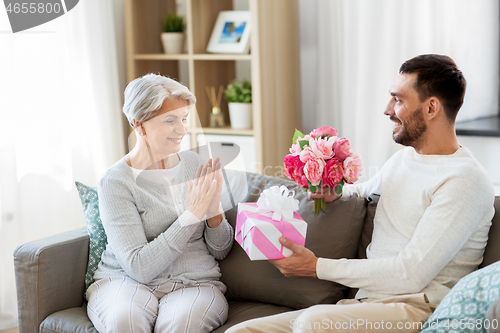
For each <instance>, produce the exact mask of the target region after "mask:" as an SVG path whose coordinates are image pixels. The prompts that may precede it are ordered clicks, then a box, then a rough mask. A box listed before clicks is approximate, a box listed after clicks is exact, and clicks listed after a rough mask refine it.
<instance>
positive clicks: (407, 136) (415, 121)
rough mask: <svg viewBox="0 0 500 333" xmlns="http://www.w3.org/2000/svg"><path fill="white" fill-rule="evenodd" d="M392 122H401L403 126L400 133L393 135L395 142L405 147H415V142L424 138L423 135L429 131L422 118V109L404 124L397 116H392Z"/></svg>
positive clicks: (415, 112)
mask: <svg viewBox="0 0 500 333" xmlns="http://www.w3.org/2000/svg"><path fill="white" fill-rule="evenodd" d="M390 119H391V120H392V121H399V122H400V123H401V126H400V128H399V131H398V132H396V133H393V134H392V138H393V139H394V142H396V143H399V144H401V145H403V146H413V145H414V144H415V142H417V141H418V140H420V139H421V138H422V135H423V134H424V133H425V131H426V130H427V125H426V124H425V122H424V117H423V116H422V108H419V109H417V110H415V111H413V113H412V115H411V118H410V119H409V120H408V121H406V122H405V123H404V124H403V123H402V121H401V120H400V119H399V118H397V117H396V116H391V117H390Z"/></svg>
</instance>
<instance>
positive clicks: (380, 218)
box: [227, 54, 494, 333]
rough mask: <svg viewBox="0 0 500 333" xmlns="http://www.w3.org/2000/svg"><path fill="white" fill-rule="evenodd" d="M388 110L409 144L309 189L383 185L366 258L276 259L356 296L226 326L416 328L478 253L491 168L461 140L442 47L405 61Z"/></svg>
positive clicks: (399, 136) (489, 208)
mask: <svg viewBox="0 0 500 333" xmlns="http://www.w3.org/2000/svg"><path fill="white" fill-rule="evenodd" d="M399 73H400V74H399V76H398V78H397V79H396V81H395V83H394V85H393V86H392V88H391V89H390V91H389V92H390V95H391V99H390V101H389V104H388V105H387V108H386V110H385V112H384V114H385V115H387V116H389V118H390V120H392V121H393V122H394V128H393V138H394V141H395V142H397V143H399V144H401V145H403V146H406V148H404V149H402V150H400V151H399V152H397V153H396V154H394V155H393V156H392V157H391V158H390V159H389V160H388V161H387V162H386V163H385V164H384V166H383V167H382V169H381V170H380V172H378V173H377V175H375V176H374V177H373V178H371V179H369V180H368V181H366V182H364V183H361V184H354V185H345V186H344V188H343V192H342V194H341V195H340V196H337V195H336V194H335V192H336V191H335V190H331V189H320V190H318V191H317V192H315V193H312V194H311V198H325V200H326V201H327V202H331V201H333V200H336V199H338V198H339V197H341V196H344V197H350V196H352V195H358V196H360V197H368V196H369V195H370V194H372V193H376V194H379V195H380V201H379V203H378V205H377V210H376V214H375V218H374V230H373V237H372V242H371V244H370V245H369V246H368V247H367V249H366V253H367V259H355V260H351V259H350V260H347V259H339V260H337V259H326V258H317V257H316V256H315V255H314V253H312V252H311V251H310V250H308V249H307V248H305V247H302V246H299V245H296V244H293V243H292V242H291V241H289V240H286V239H284V238H282V239H281V240H280V241H282V244H283V245H284V246H285V247H287V248H290V249H291V250H293V251H294V254H293V255H292V256H291V257H289V258H285V259H280V260H273V261H271V262H272V263H273V264H274V265H275V266H276V267H277V268H278V269H279V270H280V271H281V273H283V274H284V275H285V276H287V277H303V276H304V277H305V276H308V277H314V278H319V279H323V280H329V281H334V282H337V283H340V284H343V285H346V286H348V287H351V288H359V291H358V293H357V294H356V296H355V299H350V300H341V301H339V302H338V303H337V304H335V305H316V306H312V307H310V308H307V309H304V310H298V311H292V312H287V313H283V314H279V315H275V316H270V317H265V318H259V319H254V320H250V321H247V322H243V323H241V324H239V325H236V326H234V327H232V328H230V329H229V330H228V331H227V332H231V333H232V332H319V331H329V332H382V331H391V332H418V331H419V330H420V329H421V328H422V323H423V322H425V321H426V320H427V319H428V318H429V316H430V315H431V313H432V311H433V309H435V307H436V305H437V304H438V303H439V302H440V301H441V300H442V299H443V297H444V296H445V295H446V294H447V293H448V291H449V290H450V289H451V288H452V287H453V286H454V285H455V284H456V283H457V282H458V280H460V279H461V278H462V277H464V276H465V275H467V274H469V273H470V272H472V271H474V270H475V269H476V268H477V267H478V265H479V264H480V263H481V262H482V258H483V253H484V249H485V246H486V241H487V239H488V231H489V229H490V226H491V219H492V218H493V215H494V208H493V202H494V190H493V186H492V183H491V181H490V180H489V177H488V176H487V174H486V171H485V170H484V169H483V167H482V166H481V165H480V164H479V162H478V161H477V160H476V159H475V158H474V157H473V156H472V153H471V152H470V150H468V149H467V148H466V147H463V146H461V145H460V144H459V142H458V140H457V137H456V134H455V119H456V116H457V113H458V111H459V109H460V107H461V106H462V104H463V100H464V95H465V88H466V81H465V78H464V76H463V74H462V72H461V71H460V70H459V69H458V68H457V66H456V64H455V62H454V61H453V60H452V59H451V58H450V57H447V56H443V55H435V54H428V55H420V56H417V57H415V58H412V59H410V60H408V61H406V62H405V63H404V64H403V65H402V66H401V68H400V70H399Z"/></svg>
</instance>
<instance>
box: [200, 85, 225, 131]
mask: <svg viewBox="0 0 500 333" xmlns="http://www.w3.org/2000/svg"><path fill="white" fill-rule="evenodd" d="M205 90H206V92H207V95H208V100H209V101H210V104H211V105H212V113H211V114H210V127H224V126H225V124H226V123H225V121H224V115H223V114H222V112H221V109H220V103H221V101H222V93H223V91H224V86H222V85H221V86H220V87H219V92H218V93H217V95H216V94H215V87H213V86H210V87H208V86H206V87H205Z"/></svg>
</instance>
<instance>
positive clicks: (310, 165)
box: [283, 126, 363, 215]
mask: <svg viewBox="0 0 500 333" xmlns="http://www.w3.org/2000/svg"><path fill="white" fill-rule="evenodd" d="M362 165H363V161H362V160H361V157H360V156H359V155H354V154H353V153H352V151H351V145H350V143H349V141H348V140H347V139H346V138H339V137H338V136H337V130H336V129H334V128H332V127H328V126H323V127H320V128H317V129H315V130H314V131H312V132H311V133H309V134H307V135H304V134H302V133H301V132H300V131H299V130H295V134H294V135H293V143H292V147H291V148H290V154H288V155H286V156H285V161H284V163H283V170H284V173H285V175H286V176H287V177H288V178H289V179H291V180H293V181H295V182H296V183H297V184H299V185H300V186H302V187H303V188H304V189H306V190H310V191H311V192H315V191H316V190H317V189H318V188H320V187H330V188H335V187H337V194H340V193H342V187H343V186H344V184H345V183H347V184H353V183H354V182H355V181H357V180H358V178H359V175H360V173H361V170H362ZM320 209H321V210H322V211H323V212H324V211H325V199H324V198H323V199H314V212H315V213H316V215H318V214H319V211H320Z"/></svg>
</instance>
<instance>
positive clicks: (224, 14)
mask: <svg viewBox="0 0 500 333" xmlns="http://www.w3.org/2000/svg"><path fill="white" fill-rule="evenodd" d="M251 29H252V23H251V15H250V11H248V10H229V11H221V12H219V15H218V16H217V20H216V22H215V25H214V29H213V31H212V35H211V36H210V41H209V42H208V46H207V52H208V53H248V52H249V51H250V31H251Z"/></svg>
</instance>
